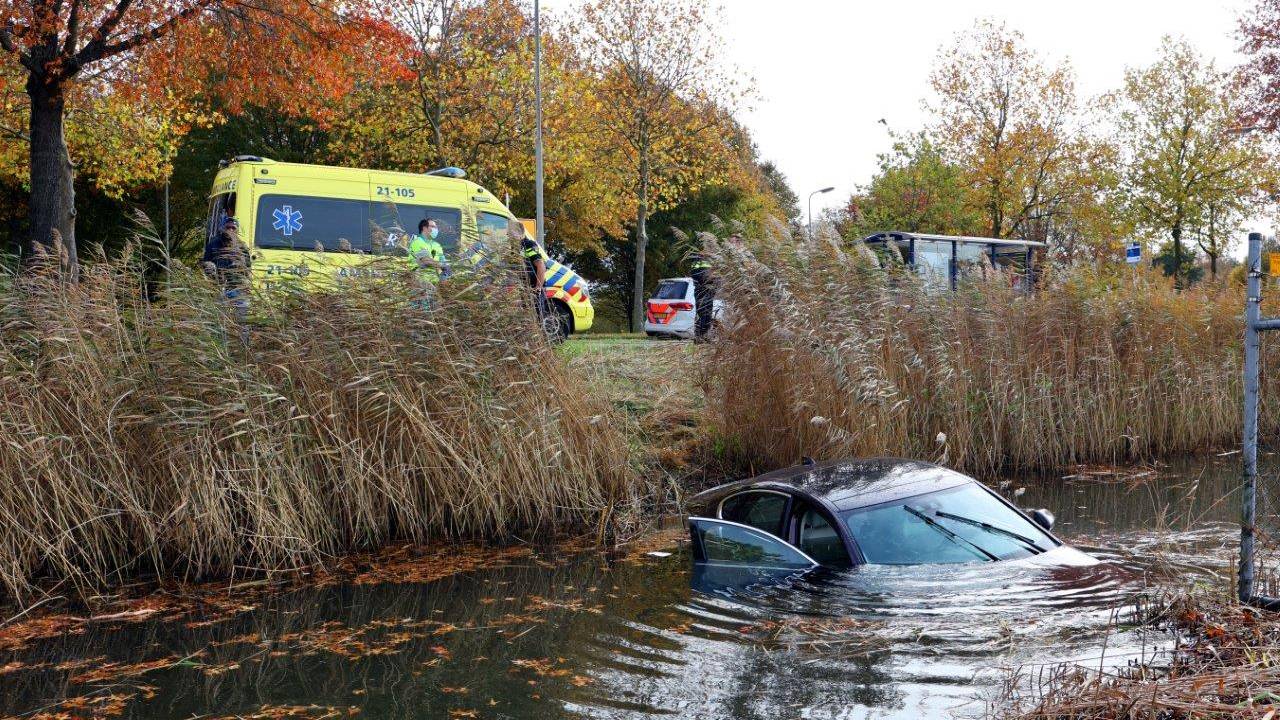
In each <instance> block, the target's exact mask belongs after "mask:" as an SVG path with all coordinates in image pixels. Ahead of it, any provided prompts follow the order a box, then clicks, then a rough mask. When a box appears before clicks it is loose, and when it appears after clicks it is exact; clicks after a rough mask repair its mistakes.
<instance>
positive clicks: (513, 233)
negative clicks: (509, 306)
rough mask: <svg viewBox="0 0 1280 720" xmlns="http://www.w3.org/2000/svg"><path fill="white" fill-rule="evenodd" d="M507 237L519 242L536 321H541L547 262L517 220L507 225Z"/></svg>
mask: <svg viewBox="0 0 1280 720" xmlns="http://www.w3.org/2000/svg"><path fill="white" fill-rule="evenodd" d="M507 237H509V238H510V239H511V240H512V241H513V242H514V241H519V242H520V258H521V259H522V260H523V261H524V276H525V280H526V282H528V283H529V287H530V288H531V289H533V290H535V291H536V292H534V295H533V296H534V300H533V302H534V309H535V310H536V311H537V313H538V322H539V323H541V322H542V321H543V319H544V318H546V316H547V296H546V293H545V292H544V291H543V289H542V287H543V285H545V284H546V282H547V264H546V262H545V261H543V259H542V251H541V249H540V248H539V247H538V241H536V240H534V239H533V238H531V237H529V233H527V232H525V230H524V225H523V224H522V223H521V222H520V221H518V220H512V221H511V222H510V223H509V224H508V225H507Z"/></svg>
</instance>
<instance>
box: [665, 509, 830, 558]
mask: <svg viewBox="0 0 1280 720" xmlns="http://www.w3.org/2000/svg"><path fill="white" fill-rule="evenodd" d="M689 537H690V540H691V541H692V543H693V560H694V562H696V563H702V564H706V565H716V566H724V567H734V568H746V569H767V570H785V571H804V570H811V569H813V568H816V567H818V563H817V561H815V560H814V559H813V558H811V557H809V556H808V555H806V554H805V553H803V552H801V551H800V550H799V549H798V548H796V547H795V546H794V545H792V544H791V543H788V542H787V541H785V540H783V539H782V538H780V537H778V536H776V535H771V534H769V533H767V532H765V531H763V530H760V529H759V528H754V527H751V526H750V525H743V524H741V523H735V522H730V521H727V520H719V519H716V518H703V517H693V518H689Z"/></svg>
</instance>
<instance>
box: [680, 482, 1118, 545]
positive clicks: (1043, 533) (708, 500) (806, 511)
mask: <svg viewBox="0 0 1280 720" xmlns="http://www.w3.org/2000/svg"><path fill="white" fill-rule="evenodd" d="M690 512H691V515H692V517H690V519H689V531H690V535H691V538H692V541H693V555H694V559H695V561H696V562H699V563H702V564H707V565H717V566H729V567H742V568H748V567H754V568H762V569H763V568H771V569H780V568H786V569H796V570H802V569H806V568H814V567H818V566H823V567H831V568H845V567H851V566H854V565H864V564H876V565H919V564H946V563H969V562H1000V561H1006V560H1010V561H1023V562H1027V563H1031V564H1036V565H1055V566H1079V565H1092V564H1095V563H1097V562H1098V561H1097V560H1096V559H1094V558H1092V557H1090V556H1089V555H1086V554H1084V553H1082V552H1080V551H1078V550H1076V549H1075V548H1072V547H1070V546H1069V545H1066V544H1064V543H1063V542H1062V541H1061V540H1059V539H1058V538H1056V537H1054V536H1053V534H1052V533H1051V532H1050V530H1051V529H1052V527H1053V515H1052V514H1051V513H1049V511H1047V510H1034V511H1031V512H1029V513H1028V512H1025V511H1023V510H1020V509H1019V508H1018V507H1016V506H1015V505H1013V504H1012V503H1010V502H1009V501H1008V500H1006V499H1004V498H1003V497H1001V496H1000V495H998V494H997V493H996V492H994V491H993V490H991V489H989V488H987V487H986V486H985V485H983V484H982V483H980V482H978V481H977V480H974V479H973V478H971V477H968V476H967V475H962V474H960V473H958V472H955V471H953V470H948V469H947V468H944V467H940V466H938V465H934V464H932V463H927V462H921V461H918V460H902V459H897V458H876V459H869V460H838V461H831V462H824V463H817V464H815V463H811V462H809V463H806V464H804V465H801V466H798V467H792V468H787V469H784V470H778V471H776V472H771V473H768V474H766V475H760V476H758V477H754V478H751V479H749V480H742V481H739V482H734V483H729V484H727V485H721V486H719V487H716V488H712V489H711V490H707V491H705V492H702V493H699V494H698V495H696V496H694V497H693V498H692V499H691V500H690Z"/></svg>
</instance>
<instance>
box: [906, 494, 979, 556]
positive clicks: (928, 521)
mask: <svg viewBox="0 0 1280 720" xmlns="http://www.w3.org/2000/svg"><path fill="white" fill-rule="evenodd" d="M902 508H903V509H904V510H906V511H907V512H909V513H911V514H912V515H915V516H916V517H918V518H920V519H921V520H922V521H924V524H925V525H928V526H929V527H931V528H933V529H934V530H937V531H938V532H940V533H942V534H943V535H944V536H945V537H946V538H947V539H948V540H950V541H951V542H953V543H956V544H957V545H959V544H960V543H964V544H965V545H968V546H969V547H971V548H973V549H974V550H977V551H978V552H980V553H982V554H983V555H985V556H986V557H987V559H988V560H991V561H992V562H999V560H1000V558H998V557H996V556H995V555H993V554H991V553H989V552H987V551H986V550H984V549H983V548H982V546H981V545H978V544H977V543H975V542H973V541H972V540H969V539H967V538H963V537H960V535H959V534H957V533H955V532H953V531H952V530H951V529H950V528H948V527H946V526H945V525H943V524H942V523H940V522H938V521H937V520H934V519H933V518H931V517H929V516H928V515H925V514H924V513H923V512H921V511H919V510H917V509H915V508H913V507H911V506H910V505H903V506H902Z"/></svg>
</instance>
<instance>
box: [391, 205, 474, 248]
mask: <svg viewBox="0 0 1280 720" xmlns="http://www.w3.org/2000/svg"><path fill="white" fill-rule="evenodd" d="M423 220H435V221H436V226H437V227H439V228H440V235H439V237H437V238H436V240H438V241H439V242H440V244H441V245H442V246H443V247H444V251H445V253H446V254H447V255H454V254H456V253H457V251H458V243H459V240H460V238H461V235H462V212H461V211H460V210H457V209H455V208H442V207H427V206H425V205H405V204H403V203H391V202H385V201H384V202H371V203H369V228H370V231H371V234H372V236H373V239H372V245H373V249H374V252H378V253H383V254H398V249H399V243H398V242H397V241H398V239H399V236H400V235H402V234H406V233H407V234H413V233H416V232H418V223H420V222H422V221H423Z"/></svg>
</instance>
